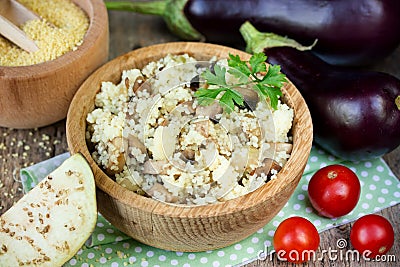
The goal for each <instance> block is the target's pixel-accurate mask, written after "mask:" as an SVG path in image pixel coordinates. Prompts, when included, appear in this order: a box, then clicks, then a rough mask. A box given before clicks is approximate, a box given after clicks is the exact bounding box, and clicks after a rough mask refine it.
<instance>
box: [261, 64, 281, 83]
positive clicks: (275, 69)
mask: <svg viewBox="0 0 400 267" xmlns="http://www.w3.org/2000/svg"><path fill="white" fill-rule="evenodd" d="M280 71H281V67H280V66H279V65H270V66H269V67H268V72H267V74H265V76H264V78H263V79H262V80H261V83H263V84H268V85H271V86H276V87H279V88H281V87H282V86H283V83H284V82H286V76H285V74H283V73H281V72H280Z"/></svg>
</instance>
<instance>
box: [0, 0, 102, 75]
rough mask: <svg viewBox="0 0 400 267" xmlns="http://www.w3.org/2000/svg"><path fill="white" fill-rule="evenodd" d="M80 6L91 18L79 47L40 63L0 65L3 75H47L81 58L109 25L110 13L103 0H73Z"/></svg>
mask: <svg viewBox="0 0 400 267" xmlns="http://www.w3.org/2000/svg"><path fill="white" fill-rule="evenodd" d="M72 1H73V2H74V4H76V5H77V6H79V7H80V8H81V9H82V10H83V11H84V12H85V14H86V15H87V16H88V18H89V27H88V29H87V31H86V33H85V35H84V36H83V42H82V43H81V44H80V45H78V46H77V49H75V50H71V51H67V52H66V53H64V54H63V55H61V56H59V57H57V58H56V59H53V60H49V61H44V62H41V63H38V64H33V65H26V66H2V65H0V78H1V76H4V77H9V78H12V79H14V78H30V77H32V75H33V74H34V75H35V76H36V77H37V76H38V75H39V76H47V75H48V74H49V73H53V72H56V71H57V70H59V69H63V68H65V66H67V65H70V64H72V63H73V62H75V61H77V60H79V59H80V58H81V56H82V55H84V54H85V51H87V50H89V49H90V47H91V46H92V44H93V43H94V42H95V40H96V39H98V38H99V34H98V33H99V30H98V29H101V28H103V27H108V22H107V21H108V14H107V9H106V7H105V4H104V2H103V1H102V0H85V2H83V1H82V0H72Z"/></svg>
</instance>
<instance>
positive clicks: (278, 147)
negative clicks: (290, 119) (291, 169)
mask: <svg viewBox="0 0 400 267" xmlns="http://www.w3.org/2000/svg"><path fill="white" fill-rule="evenodd" d="M268 144H269V145H270V146H271V147H272V148H275V149H274V150H275V151H277V152H280V151H285V152H286V153H287V154H290V153H291V152H292V149H293V145H292V144H291V143H284V142H277V143H268Z"/></svg>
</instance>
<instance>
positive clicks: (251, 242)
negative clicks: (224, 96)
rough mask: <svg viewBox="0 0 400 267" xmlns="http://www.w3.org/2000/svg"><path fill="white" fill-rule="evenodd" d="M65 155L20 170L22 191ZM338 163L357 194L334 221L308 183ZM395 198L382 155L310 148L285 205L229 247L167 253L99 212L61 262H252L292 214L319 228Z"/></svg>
mask: <svg viewBox="0 0 400 267" xmlns="http://www.w3.org/2000/svg"><path fill="white" fill-rule="evenodd" d="M68 157H69V154H67V153H66V154H62V155H59V156H57V157H55V158H52V159H49V160H47V161H44V162H41V163H38V164H36V165H33V166H31V167H29V168H26V169H23V170H21V180H22V183H23V186H24V190H25V191H26V192H27V191H29V190H30V189H31V188H32V187H33V186H35V185H36V184H37V182H38V181H40V180H41V179H43V177H45V176H46V175H47V174H48V173H50V172H51V171H52V170H54V169H55V168H56V167H58V166H59V165H60V164H61V163H62V162H63V161H64V160H65V159H66V158H68ZM335 163H340V164H343V165H346V166H348V167H350V168H351V169H352V170H353V171H354V172H355V173H356V174H357V175H358V177H359V178H360V181H361V196H360V201H359V203H358V205H357V206H356V208H355V209H354V210H353V211H352V212H351V213H350V214H348V215H346V216H343V217H341V218H338V219H327V218H323V217H320V216H318V215H317V214H316V213H315V211H314V210H313V208H312V207H311V204H310V202H309V200H308V196H307V184H308V181H309V180H310V178H311V176H312V175H313V174H314V172H315V171H316V170H318V169H319V168H321V167H323V166H326V165H331V164H335ZM399 202H400V182H399V180H398V179H397V178H396V177H395V176H394V174H393V173H392V171H391V170H390V169H389V167H388V166H387V165H386V163H385V162H384V161H383V160H382V159H375V160H370V161H362V162H344V161H342V160H340V159H338V158H335V157H333V156H330V155H328V154H326V153H325V152H324V151H322V150H319V149H318V148H316V147H313V148H312V150H311V154H310V157H309V159H308V163H307V166H306V169H305V171H304V175H303V177H302V179H301V180H300V183H299V185H298V187H297V188H296V190H295V192H294V194H293V196H292V197H291V198H290V200H289V201H288V203H286V205H285V207H284V208H283V209H282V210H281V211H280V212H279V213H278V215H277V216H276V217H275V218H273V219H272V220H271V221H270V222H269V223H268V224H267V225H265V226H264V227H263V228H261V229H259V230H258V231H257V232H256V233H254V234H253V235H251V236H250V237H248V238H247V239H245V240H242V241H241V242H238V243H237V244H234V245H232V246H229V247H226V248H223V249H218V250H212V251H205V252H198V253H183V252H173V251H166V250H162V249H157V248H154V247H150V246H147V245H144V244H141V243H139V242H137V241H135V240H133V239H132V238H130V237H128V236H126V235H125V234H123V233H122V232H120V231H119V230H117V229H116V228H114V227H113V226H112V225H111V224H110V223H109V222H108V221H107V220H105V219H104V218H103V217H102V216H101V215H100V214H99V216H98V220H97V226H96V228H95V230H94V232H93V234H92V236H91V238H89V240H88V241H87V242H86V244H85V246H84V247H83V248H82V249H81V250H79V252H78V253H77V255H75V256H74V257H73V258H72V259H71V260H69V261H68V262H67V263H66V264H65V266H112V267H116V266H185V267H189V266H196V267H197V266H234V265H239V264H242V263H244V262H251V261H253V260H256V259H257V257H258V256H259V255H260V253H261V252H264V251H271V250H272V249H273V248H272V237H273V235H274V231H275V229H276V227H277V226H278V225H279V223H280V222H281V221H282V220H284V219H286V218H288V217H290V216H293V215H298V216H303V217H305V218H307V219H309V220H310V221H311V222H312V223H313V224H314V225H315V226H316V227H317V229H318V231H320V232H322V231H324V230H327V229H330V228H332V227H336V226H339V225H341V224H345V223H347V222H350V221H354V220H356V219H357V218H359V217H360V216H362V215H364V214H368V213H374V212H377V211H379V210H381V209H384V208H387V207H389V206H393V205H397V204H398V203H399Z"/></svg>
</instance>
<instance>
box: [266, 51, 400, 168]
mask: <svg viewBox="0 0 400 267" xmlns="http://www.w3.org/2000/svg"><path fill="white" fill-rule="evenodd" d="M265 53H266V55H267V57H268V59H267V61H268V62H269V63H271V64H279V65H281V71H282V72H283V73H285V74H286V75H287V77H288V78H289V80H290V81H291V82H293V84H294V85H295V86H296V87H297V88H298V89H299V91H300V92H301V94H302V95H303V97H304V99H305V100H306V103H307V105H308V107H309V109H310V113H311V118H312V120H313V125H314V140H315V142H316V143H317V144H319V145H320V146H321V147H323V148H324V149H325V150H327V151H328V152H330V153H331V154H333V155H335V156H338V157H341V158H343V159H346V160H366V159H371V158H376V157H379V156H382V155H384V154H386V153H388V152H390V151H391V150H393V149H395V148H396V147H397V146H399V145H400V104H397V105H396V99H399V98H400V80H398V79H397V78H395V77H393V76H391V75H389V74H386V73H381V72H372V71H358V70H352V69H346V68H339V67H333V66H331V65H328V64H326V63H325V62H323V61H322V60H320V59H319V58H317V57H315V56H314V55H312V54H311V53H310V52H300V51H298V50H296V49H293V48H284V47H279V48H271V49H267V50H265ZM397 101H399V100H397ZM398 105H399V106H398Z"/></svg>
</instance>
